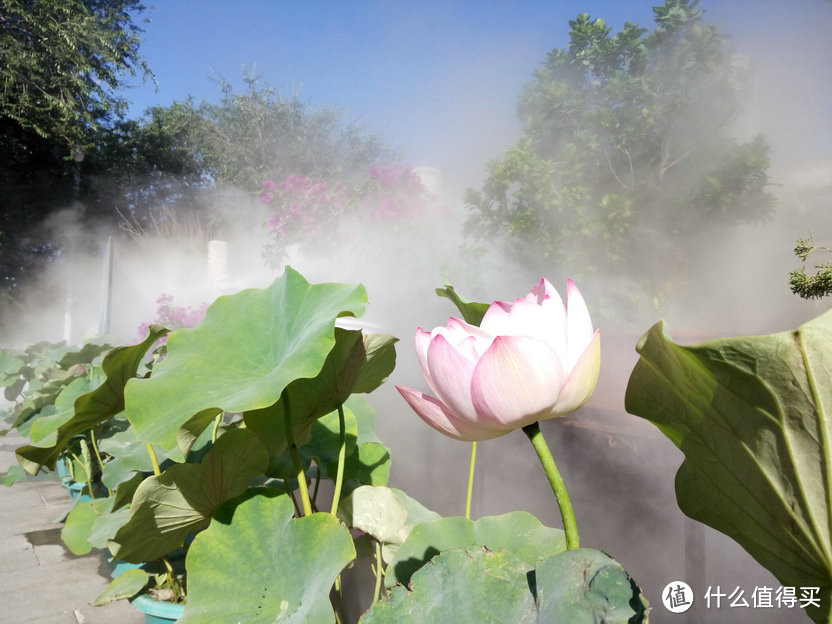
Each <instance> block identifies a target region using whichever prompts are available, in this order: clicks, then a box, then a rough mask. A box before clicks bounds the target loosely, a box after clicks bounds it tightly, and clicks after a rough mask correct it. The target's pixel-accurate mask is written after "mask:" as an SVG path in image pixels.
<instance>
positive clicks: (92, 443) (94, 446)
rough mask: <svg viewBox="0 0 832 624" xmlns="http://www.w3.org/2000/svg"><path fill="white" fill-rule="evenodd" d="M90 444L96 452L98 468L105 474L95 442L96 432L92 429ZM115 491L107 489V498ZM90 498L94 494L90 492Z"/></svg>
mask: <svg viewBox="0 0 832 624" xmlns="http://www.w3.org/2000/svg"><path fill="white" fill-rule="evenodd" d="M90 444H91V445H92V450H93V451H94V452H95V458H96V459H97V460H98V468H99V469H100V470H101V474H102V475H103V474H104V462H103V461H102V460H101V453H99V452H98V443H97V442H96V441H95V431H94V430H93V429H90ZM112 495H113V491H112V490H111V489H110V488H107V496H112ZM90 496H92V492H90Z"/></svg>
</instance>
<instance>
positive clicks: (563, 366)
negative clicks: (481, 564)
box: [396, 278, 601, 548]
mask: <svg viewBox="0 0 832 624" xmlns="http://www.w3.org/2000/svg"><path fill="white" fill-rule="evenodd" d="M566 292H567V299H566V305H564V303H563V300H562V299H561V297H560V295H559V294H558V292H557V290H555V288H554V287H553V286H552V284H550V283H549V281H548V280H546V278H542V279H541V280H540V282H539V283H538V284H537V285H536V286H535V287H534V288H532V289H531V290H530V291H529V293H528V294H527V295H526V296H525V297H523V298H519V299H517V300H516V301H514V303H506V302H503V301H495V302H494V303H492V304H491V305H490V306H489V307H488V309H487V310H486V312H485V314H484V315H483V316H482V319H481V322H480V324H479V326H477V325H475V324H472V323H468V322H466V321H464V320H461V319H458V318H453V317H452V318H450V319H449V320H448V324H447V325H446V326H444V327H437V328H435V329H434V330H433V331H431V332H426V331H424V330H422V328H421V327H420V328H418V329H417V330H416V356H417V358H418V360H419V363H420V364H421V366H422V372H423V373H424V375H425V379H426V380H427V382H428V385H429V386H430V388H431V390H433V392H434V393H435V394H436V398H434V397H432V396H429V395H426V394H424V393H422V392H419V391H417V390H413V389H411V388H406V387H403V386H396V388H397V389H398V390H399V392H400V393H401V395H402V397H404V399H405V401H407V403H408V404H409V405H410V406H411V407H412V408H413V410H414V411H415V412H416V413H417V414H418V415H419V416H420V417H421V418H422V420H424V421H425V422H426V423H427V424H429V425H430V426H431V427H433V428H434V429H436V430H438V431H440V432H442V433H444V434H445V435H447V436H450V437H452V438H455V439H457V440H469V441H474V442H476V441H477V440H488V439H490V438H496V437H498V436H501V435H505V434H506V433H509V432H511V431H513V430H515V429H519V428H522V429H523V431H524V432H525V433H526V435H528V436H529V438H530V440H531V441H532V444H533V445H534V447H535V450H536V451H537V453H538V456H539V457H540V459H541V462H543V466H544V469H545V470H546V473H547V476H548V477H549V481H550V483H551V484H552V488H553V490H554V492H555V495H556V497H557V499H558V504H559V506H560V508H561V514H562V516H563V522H564V529H565V530H566V534H567V543H568V544H569V547H570V548H576V547H577V546H578V534H577V529H576V527H575V519H574V513H573V512H572V508H571V503H570V502H569V497H568V494H567V493H566V489H565V487H564V485H563V480H562V479H561V477H560V474H559V473H558V471H557V468H556V466H555V463H554V460H553V459H552V456H551V453H550V452H549V450H548V447H547V446H546V443H545V441H544V440H543V437H542V434H541V433H540V427H539V425H538V421H540V420H545V419H548V418H554V417H557V416H564V415H565V414H569V413H571V412H574V411H575V410H577V409H578V408H580V407H581V406H582V405H584V404H585V403H586V402H587V401H588V400H589V398H590V396H591V395H592V392H593V391H594V390H595V385H596V384H597V382H598V374H599V371H600V365H601V333H600V330H595V331H593V328H592V320H591V319H590V316H589V310H588V309H587V306H586V302H585V301H584V298H583V296H582V295H581V293H580V291H579V290H578V287H577V286H576V285H575V283H574V282H573V281H572V280H569V281H568V282H567V291H566ZM474 452H475V451H474ZM472 470H473V469H472ZM469 498H470V486H469Z"/></svg>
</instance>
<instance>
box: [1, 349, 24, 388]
mask: <svg viewBox="0 0 832 624" xmlns="http://www.w3.org/2000/svg"><path fill="white" fill-rule="evenodd" d="M23 364H24V362H23V360H21V359H20V358H19V357H17V356H16V355H15V354H14V353H12V352H11V351H6V350H5V349H0V387H3V388H4V387H8V386H11V385H12V384H14V383H15V382H16V381H17V379H18V375H19V374H20V369H21V367H22V366H23Z"/></svg>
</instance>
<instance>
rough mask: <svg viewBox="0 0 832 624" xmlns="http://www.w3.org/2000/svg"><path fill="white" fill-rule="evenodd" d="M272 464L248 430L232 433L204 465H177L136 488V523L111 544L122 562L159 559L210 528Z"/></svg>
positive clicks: (222, 438) (220, 441)
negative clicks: (216, 515) (219, 511)
mask: <svg viewBox="0 0 832 624" xmlns="http://www.w3.org/2000/svg"><path fill="white" fill-rule="evenodd" d="M267 466H268V454H267V452H266V449H265V448H263V446H262V444H260V442H259V440H258V439H257V437H256V436H255V435H254V434H253V433H252V432H251V431H248V430H247V429H235V430H231V431H228V432H227V433H225V434H224V435H222V436H220V437H219V438H218V439H217V442H216V444H215V445H214V447H213V448H212V449H211V450H210V451H209V452H208V453H207V454H206V455H205V457H203V458H202V461H201V462H200V463H199V464H175V465H173V466H171V467H169V468H168V469H167V470H165V471H164V472H163V473H162V474H161V475H159V476H152V477H148V478H147V479H145V480H144V481H142V483H141V484H140V485H139V487H138V488H137V489H136V493H135V494H134V495H133V503H132V505H131V506H130V521H129V522H128V523H127V524H125V525H124V526H123V527H122V528H121V529H120V530H119V532H118V533H117V534H116V535H115V537H114V538H113V539H112V540H111V541H110V543H109V548H110V551H111V552H112V554H113V557H115V558H116V559H123V560H124V561H129V562H131V563H141V562H143V561H153V560H155V559H158V558H159V557H162V556H164V555H166V554H168V553H169V552H171V551H173V550H175V549H176V548H178V547H179V546H181V545H182V542H183V541H184V539H185V537H186V536H187V535H188V534H189V533H195V532H197V531H200V530H202V529H204V528H205V527H206V526H208V523H209V522H210V521H211V516H212V515H213V514H214V512H216V511H217V509H219V507H220V506H221V505H222V504H223V503H224V502H225V501H227V500H229V499H231V498H234V497H235V496H238V495H239V494H240V493H242V492H243V491H244V490H245V489H246V488H247V487H248V485H249V482H250V481H251V479H252V478H253V477H255V476H257V475H260V474H262V473H263V472H264V471H265V470H266V467H267Z"/></svg>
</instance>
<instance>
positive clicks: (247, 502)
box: [179, 489, 355, 624]
mask: <svg viewBox="0 0 832 624" xmlns="http://www.w3.org/2000/svg"><path fill="white" fill-rule="evenodd" d="M275 494H276V492H275V491H274V490H272V491H271V492H269V491H268V490H265V489H261V490H252V491H250V492H248V493H247V494H246V496H244V497H242V500H239V501H231V502H229V503H228V504H227V505H226V506H224V507H223V509H222V510H220V512H218V513H217V517H216V518H215V519H214V520H213V521H212V522H211V526H209V527H208V528H207V529H206V530H205V531H203V532H202V533H200V534H199V535H197V537H196V539H195V540H194V541H193V543H192V544H191V547H190V549H189V550H188V558H187V560H186V565H187V568H188V603H187V605H186V606H185V613H184V614H183V616H182V618H180V619H179V623H180V624H226V623H227V622H247V623H249V624H259V623H262V624H266V623H268V624H272V623H275V622H287V623H288V622H294V623H297V624H307V623H308V624H315V623H318V622H321V623H323V622H325V623H326V624H329V623H331V622H333V621H334V619H335V616H334V614H333V611H332V606H331V605H330V602H329V592H330V590H331V588H332V584H333V583H334V582H335V578H336V577H337V576H338V574H340V572H341V570H342V569H343V568H344V566H346V565H347V564H348V563H349V562H350V561H352V560H353V558H354V557H355V549H354V547H353V543H352V538H351V537H350V534H349V531H347V529H346V528H345V527H344V526H343V525H341V524H340V523H339V522H338V521H337V520H336V519H335V518H333V517H332V516H331V515H330V514H324V513H315V514H312V515H310V516H306V517H303V518H292V515H293V514H294V505H293V504H292V501H291V500H290V499H289V497H288V496H286V495H284V494H281V495H275Z"/></svg>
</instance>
